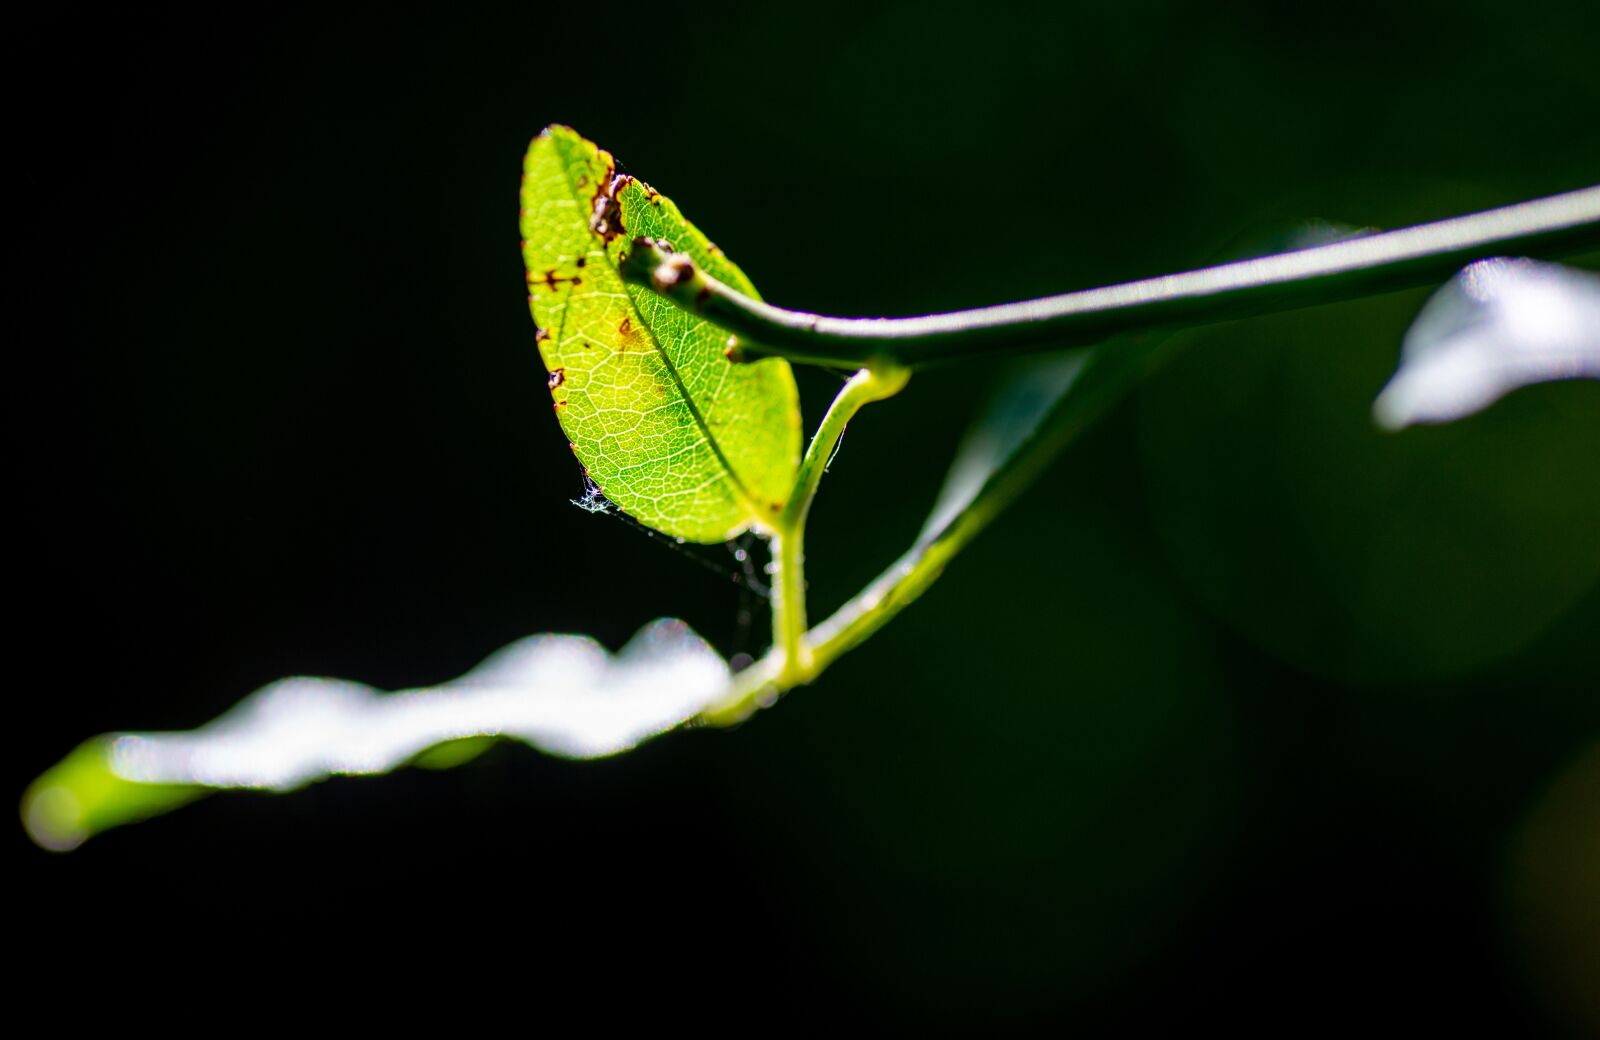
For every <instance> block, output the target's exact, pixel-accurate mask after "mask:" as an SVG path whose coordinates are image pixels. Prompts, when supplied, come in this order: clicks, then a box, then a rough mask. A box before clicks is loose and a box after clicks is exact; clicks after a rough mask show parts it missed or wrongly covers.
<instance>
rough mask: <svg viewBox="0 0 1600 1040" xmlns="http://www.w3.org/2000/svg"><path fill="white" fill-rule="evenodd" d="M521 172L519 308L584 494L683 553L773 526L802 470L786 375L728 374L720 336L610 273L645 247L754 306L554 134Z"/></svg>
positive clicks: (671, 226) (685, 236) (764, 364)
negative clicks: (686, 260) (638, 243)
mask: <svg viewBox="0 0 1600 1040" xmlns="http://www.w3.org/2000/svg"><path fill="white" fill-rule="evenodd" d="M523 170H524V172H523V178H522V255H523V260H524V262H525V263H526V265H527V271H528V304H529V307H530V309H531V310H532V311H533V320H534V324H535V325H536V326H537V327H538V332H537V337H538V341H539V350H540V353H541V354H542V355H543V357H544V362H545V367H546V368H547V369H548V370H549V373H550V379H549V384H550V391H551V395H552V396H553V397H554V398H555V408H556V414H557V416H558V417H559V419H560V422H561V428H562V429H563V430H564V431H565V432H566V434H567V438H568V440H569V441H570V442H571V443H572V450H573V451H574V452H575V453H576V454H577V456H578V459H579V461H580V462H582V463H583V466H584V470H585V472H586V473H587V475H588V477H589V479H590V480H592V481H593V482H594V483H595V484H596V485H597V486H598V487H599V489H600V491H601V492H602V493H603V494H604V495H605V497H606V498H608V499H610V500H611V501H612V502H614V503H615V504H616V505H617V506H618V507H620V508H621V509H623V510H624V511H625V512H627V513H629V514H631V515H632V516H634V517H635V518H637V519H638V520H640V521H641V522H643V523H645V524H647V525H649V526H650V527H653V528H655V529H656V530H658V531H662V532H664V533H666V534H669V535H673V536H676V537H680V538H685V539H688V540H689V541H695V542H720V541H725V540H727V539H729V538H732V537H734V536H735V535H737V534H739V533H740V532H741V531H743V530H745V529H746V528H748V527H749V526H750V525H751V524H752V523H757V524H759V523H762V522H764V521H768V520H771V519H774V518H775V517H776V516H777V515H778V514H779V512H781V510H782V508H783V505H784V503H785V502H786V500H787V498H788V495H789V492H790V490H791V489H792V487H793V485H794V478H795V470H796V467H797V466H798V464H799V459H800V432H801V431H800V406H799V398H798V395H797V393H796V390H795V383H794V375H793V373H792V372H791V371H790V369H789V364H788V362H786V361H783V360H781V359H777V358H773V359H768V360H764V361H760V362H757V363H755V364H748V365H735V364H733V363H732V362H730V361H729V360H728V359H727V357H726V356H725V351H726V349H727V345H728V335H727V333H726V332H724V331H722V330H720V329H718V328H717V327H716V326H715V325H712V324H710V323H709V322H706V321H705V320H704V319H701V318H698V317H696V316H694V315H692V314H690V313H688V312H687V311H684V310H681V309H679V308H678V307H676V306H674V305H673V304H671V303H669V302H668V301H667V300H665V299H663V298H661V297H660V296H657V295H656V294H655V293H653V292H651V291H650V290H648V289H645V288H643V287H640V286H636V285H627V284H624V282H623V280H622V277H621V275H619V274H618V272H617V267H616V265H617V263H618V262H619V261H620V259H621V258H622V256H623V255H624V254H625V253H626V251H627V250H628V249H629V248H630V245H631V243H632V240H633V239H634V238H636V237H639V236H646V237H650V238H656V239H665V240H667V241H669V242H671V243H672V245H673V247H674V248H676V249H678V250H680V251H683V252H686V253H688V254H689V255H690V256H691V257H693V258H694V262H695V263H696V264H698V265H700V267H701V268H702V269H703V270H705V271H707V272H709V273H710V274H712V275H714V276H715V277H717V278H718V279H720V280H721V281H723V282H726V283H727V284H729V285H732V286H734V287H735V288H737V289H738V290H739V291H740V292H743V293H747V294H749V295H751V296H754V295H755V294H756V292H755V287H754V286H753V285H751V284H750V280H749V279H748V278H746V277H745V276H744V273H743V272H742V271H740V270H739V268H738V267H736V266H735V265H734V264H733V262H732V261H730V260H729V259H728V258H727V257H726V256H724V255H723V254H722V251H721V250H720V249H718V248H717V247H716V246H714V245H712V244H711V242H710V241H708V240H707V239H706V237H705V236H704V235H702V234H701V233H700V232H699V231H698V230H697V229H696V228H695V227H694V226H693V225H692V224H690V223H689V222H688V221H687V220H685V219H684V218H683V214H682V213H680V212H679V211H678V207H677V206H675V205H673V203H672V202H671V200H669V199H666V198H663V197H662V196H661V195H660V194H659V193H657V192H655V191H653V190H651V189H650V188H649V187H648V186H647V185H645V184H643V183H641V182H640V181H638V180H636V179H635V178H633V177H630V176H627V175H626V174H619V173H617V170H616V163H615V161H614V160H613V159H612V157H611V155H610V154H609V153H608V152H604V151H601V150H600V149H598V148H596V147H595V146H594V144H592V143H591V142H589V141H587V140H584V139H583V138H582V137H580V136H578V135H577V134H576V133H575V132H573V131H572V130H569V129H567V128H566V127H551V128H549V129H548V130H546V131H545V132H544V133H542V134H540V135H539V136H538V137H537V138H535V139H534V141H533V144H532V145H531V146H530V147H529V148H528V154H527V158H526V160H525V162H524V164H523Z"/></svg>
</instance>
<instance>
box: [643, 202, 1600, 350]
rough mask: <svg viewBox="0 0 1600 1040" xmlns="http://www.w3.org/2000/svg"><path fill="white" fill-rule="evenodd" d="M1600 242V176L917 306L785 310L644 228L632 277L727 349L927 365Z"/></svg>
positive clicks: (1259, 310) (1339, 293) (1195, 321)
mask: <svg viewBox="0 0 1600 1040" xmlns="http://www.w3.org/2000/svg"><path fill="white" fill-rule="evenodd" d="M1595 247H1600V186H1596V187H1591V188H1584V189H1581V190H1578V191H1573V192H1568V193H1566V194H1564V195H1554V196H1551V197H1550V198H1545V199H1536V200H1534V201H1531V202H1523V203H1518V204H1517V205H1514V206H1506V207H1504V208H1502V209H1494V210H1488V211H1486V212H1483V213H1474V214H1472V215H1470V216H1464V217H1455V218H1453V219H1450V220H1442V221H1439V222H1437V223H1433V224H1422V225H1419V226H1417V227H1411V228H1405V229H1402V230H1398V231H1387V232H1382V233H1378V234H1373V235H1368V236H1365V237H1362V238H1356V239H1349V240H1346V241H1343V242H1336V243H1334V244H1332V245H1325V246H1317V247H1314V248H1311V249H1304V250H1300V251H1298V252H1293V253H1281V254H1278V255H1276V256H1267V257H1261V258H1259V259H1255V260H1244V261H1240V262H1238V263H1231V264H1223V265H1221V266H1218V267H1207V268H1202V269H1201V270H1198V271H1189V272H1186V273H1183V274H1173V275H1166V276H1163V277H1160V278H1148V279H1144V280H1142V281H1137V282H1127V283H1124V284H1122V285H1113V286H1107V287H1105V288H1101V289H1087V290H1083V291H1081V292H1071V293H1065V294H1063V295H1060V296H1048V297H1045V298H1043V299H1038V300H1026V301H1023V302H1020V303H1007V304H1001V305H999V306H994V307H980V308H978V309H976V310H969V311H955V312H952V313H948V314H931V315H927V316H924V317H915V318H830V317H825V316H822V315H818V314H806V313H803V312H800V311H790V310H784V309H783V308H781V307H774V306H772V305H771V304H768V303H763V302H761V301H760V300H756V299H752V298H751V297H748V296H745V295H744V294H743V293H740V292H738V291H737V290H735V289H732V288H730V287H729V286H727V285H724V284H723V283H721V282H719V281H717V280H716V279H715V278H712V277H710V276H709V275H707V274H706V273H705V272H704V271H701V270H699V269H698V268H697V267H695V265H694V262H693V261H692V260H691V259H690V258H689V257H688V256H686V255H684V254H682V253H674V252H672V251H671V245H670V244H669V243H665V242H656V241H653V240H650V239H636V240H635V241H634V248H633V249H632V250H631V251H630V252H629V254H628V256H627V257H626V258H625V259H624V261H623V265H622V268H623V274H624V276H625V277H627V278H628V279H629V280H631V281H634V282H636V283H639V284H643V285H647V286H649V287H650V288H652V289H654V290H655V291H656V292H658V293H661V294H662V295H663V296H665V297H667V298H668V299H670V300H672V301H673V302H674V303H676V304H677V305H678V306H680V307H683V308H684V309H686V310H689V311H692V312H694V313H696V314H699V315H702V316H703V317H705V318H707V319H709V320H711V321H713V322H715V323H717V324H718V325H721V326H723V327H724V328H726V329H728V330H730V331H731V332H733V333H735V334H736V335H737V336H738V337H739V342H738V343H737V345H736V346H730V356H732V357H736V358H751V359H753V358H756V357H760V356H765V355H777V356H781V357H786V358H791V359H793V360H796V361H809V362H813V363H817V364H825V365H841V366H844V365H848V366H851V367H860V366H865V365H867V364H869V363H871V362H873V361H893V362H895V363H897V364H901V365H907V366H919V365H928V364H933V363H937V362H940V361H951V360H955V359H957V358H962V357H970V356H972V355H974V354H979V353H982V354H991V353H997V352H1005V351H1023V350H1030V349H1031V350H1041V349H1053V348H1059V347H1065V346H1074V345H1081V344H1085V343H1094V342H1098V341H1099V340H1103V339H1106V338H1107V337H1109V336H1112V335H1115V334H1117V333H1122V332H1135V331H1141V330H1146V329H1151V328H1158V327H1167V326H1180V325H1200V324H1207V323H1210V322H1215V321H1224V320H1227V319H1230V318H1241V317H1247V316H1250V315H1254V314H1263V313H1267V312H1271V311H1282V310H1291V309H1294V308H1297V307H1306V306H1310V305H1313V304H1320V303H1332V302H1336V301H1339V300H1346V299H1350V298H1353V297H1358V296H1365V295H1369V294H1372V293H1377V292H1387V291H1392V290H1396V289H1407V288H1413V287H1416V286H1419V285H1428V284H1432V283H1436V282H1442V281H1444V280H1445V279H1446V278H1448V277H1449V276H1450V275H1452V274H1454V273H1455V272H1456V271H1457V270H1458V269H1459V268H1461V267H1462V266H1464V265H1465V264H1467V263H1470V262H1471V261H1473V260H1480V259H1482V258H1484V257H1487V256H1493V255H1497V254H1505V253H1516V254H1520V255H1526V256H1534V257H1540V258H1553V257H1556V256H1559V255H1563V254H1567V253H1573V252H1580V251H1583V250H1585V249H1588V248H1595Z"/></svg>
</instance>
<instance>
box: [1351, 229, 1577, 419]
mask: <svg viewBox="0 0 1600 1040" xmlns="http://www.w3.org/2000/svg"><path fill="white" fill-rule="evenodd" d="M1581 377H1588V378H1590V379H1596V378H1600V275H1595V274H1592V273H1590V272H1588V271H1579V270H1576V269H1574V268H1570V267H1562V266H1559V265H1557V264H1545V263H1539V262H1536V261H1533V260H1514V259H1507V258H1505V257H1497V258H1495V259H1492V260H1480V261H1479V262H1477V263H1475V264H1471V265H1469V266H1467V267H1466V268H1464V269H1462V271H1461V273H1460V274H1458V275H1457V276H1456V277H1455V278H1454V279H1452V280H1451V281H1450V282H1449V284H1447V285H1445V287H1444V288H1442V289H1440V290H1439V291H1438V292H1436V293H1434V294H1433V296H1432V297H1431V298H1430V299H1429V300H1428V302H1427V304H1426V305H1425V306H1424V307H1423V308H1422V311H1421V313H1420V314H1418V315H1417V320H1416V321H1415V322H1414V323H1413V324H1412V326H1411V329H1410V331H1409V332H1407V333H1406V338H1405V343H1404V345H1403V347H1402V349H1401V354H1400V369H1399V371H1397V372H1396V373H1395V374H1394V376H1393V378H1391V379H1390V380H1389V384H1388V385H1387V386H1385V387H1384V388H1383V392H1382V393H1380V394H1379V395H1378V399H1377V401H1375V402H1374V403H1373V406H1372V411H1373V417H1374V418H1375V419H1376V420H1377V422H1378V425H1380V426H1382V427H1384V428H1386V429H1390V430H1397V429H1400V428H1402V427H1405V426H1410V425H1412V424H1413V423H1439V422H1450V421H1452V420H1454V419H1460V418H1462V417H1463V416H1467V415H1471V414H1472V413H1474V412H1477V411H1480V410H1482V409H1483V408H1486V407H1488V406H1489V405H1490V404H1492V403H1494V402H1495V401H1497V400H1499V399H1500V398H1501V397H1503V396H1504V395H1505V394H1508V393H1510V392H1511V391H1512V390H1515V389H1517V388H1518V387H1521V386H1527V385H1529V384H1531V383H1543V382H1548V381H1550V380H1555V379H1575V378H1581Z"/></svg>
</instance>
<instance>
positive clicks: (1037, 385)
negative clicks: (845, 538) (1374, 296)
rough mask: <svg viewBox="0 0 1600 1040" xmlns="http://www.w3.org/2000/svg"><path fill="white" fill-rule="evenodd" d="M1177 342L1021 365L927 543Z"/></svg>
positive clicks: (1316, 241)
mask: <svg viewBox="0 0 1600 1040" xmlns="http://www.w3.org/2000/svg"><path fill="white" fill-rule="evenodd" d="M1371 233H1372V231H1371V229H1370V228H1355V227H1350V226H1348V225H1344V224H1334V223H1330V222H1329V221H1325V220H1305V221H1298V222H1295V223H1292V224H1289V225H1287V226H1285V227H1282V228H1277V229H1274V230H1273V231H1271V232H1269V233H1267V234H1259V233H1256V234H1252V235H1251V236H1250V237H1249V239H1248V241H1247V242H1246V243H1245V244H1244V245H1243V246H1236V247H1234V248H1231V249H1229V250H1227V251H1226V254H1225V259H1228V260H1237V259H1247V258H1249V257H1254V256H1266V255H1271V254H1275V253H1292V252H1295V251H1297V250H1301V249H1310V248H1313V247H1315V246H1322V245H1328V244H1329V243H1332V242H1342V241H1346V240H1349V239H1352V238H1360V237H1363V236H1365V235H1368V234H1371ZM1170 342H1171V340H1170V338H1169V337H1167V336H1164V335H1161V334H1148V335H1144V336H1124V337H1118V338H1116V339H1112V340H1109V341H1107V342H1105V343H1101V344H1097V345H1096V346H1093V347H1090V348H1088V349H1086V350H1080V351H1072V352H1069V353H1065V354H1057V355H1053V356H1044V357H1041V358H1036V359H1031V360H1028V361H1024V362H1020V363H1018V364H1017V365H1016V366H1015V368H1013V370H1012V371H1011V372H1010V373H1008V374H1007V375H1006V376H1005V377H1004V378H1003V379H1002V380H1001V381H1000V383H999V385H997V386H996V388H995V390H994V393H993V394H991V395H990V398H989V400H988V402H987V404H985V405H984V407H983V408H982V409H981V410H980V411H979V413H978V415H977V417H976V418H975V419H974V420H973V422H972V425H971V426H970V427H968V429H967V434H966V437H965V439H963V441H962V443H961V447H960V448H959V449H957V451H956V458H955V461H954V462H953V463H952V464H951V466H950V472H949V474H948V475H947V476H946V477H945V482H944V486H943V487H942V488H941V489H940V492H939V497H938V499H937V500H936V501H935V503H934V506H933V511H932V512H931V513H930V515H929V516H928V521H927V523H926V524H925V525H923V528H922V534H921V536H920V538H919V539H918V541H919V544H923V545H926V544H927V543H929V542H931V541H933V540H934V539H936V538H938V537H939V535H940V534H941V533H942V532H944V531H945V530H946V529H947V528H948V527H949V526H950V524H951V523H953V522H954V521H955V520H956V519H957V518H958V517H959V516H961V514H962V513H963V512H965V511H966V510H967V509H968V508H970V507H971V506H972V504H973V503H974V502H975V501H976V500H977V499H978V497H979V495H980V494H983V492H984V489H985V488H986V487H991V486H992V485H993V484H994V483H995V480H996V478H997V477H998V476H1000V475H1002V474H1004V473H1005V472H1006V470H1007V469H1008V468H1009V467H1010V466H1012V464H1013V463H1014V462H1017V461H1019V460H1022V459H1023V458H1025V457H1027V458H1033V457H1035V456H1037V457H1039V458H1040V459H1041V460H1048V458H1049V457H1050V456H1051V455H1052V454H1053V453H1054V452H1055V451H1057V450H1060V448H1062V447H1064V446H1065V445H1066V443H1067V442H1068V441H1069V440H1070V439H1071V438H1073V437H1075V436H1077V434H1078V433H1079V432H1081V431H1082V430H1083V429H1085V428H1087V427H1088V426H1089V425H1091V424H1092V423H1093V422H1094V421H1095V420H1096V419H1098V418H1099V417H1100V416H1101V415H1103V414H1104V413H1105V412H1107V411H1109V410H1110V409H1111V408H1112V407H1114V406H1115V405H1116V404H1117V402H1119V401H1120V400H1122V398H1123V397H1124V396H1125V395H1126V394H1127V393H1128V392H1129V391H1130V390H1132V388H1133V387H1134V386H1135V385H1136V384H1137V383H1138V382H1139V380H1141V379H1142V378H1144V377H1145V376H1146V375H1147V374H1149V372H1150V371H1151V370H1152V369H1153V368H1154V367H1155V366H1156V365H1158V364H1160V362H1161V360H1162V358H1163V357H1165V356H1166V353H1167V350H1168V349H1170V348H1169V347H1168V346H1167V345H1168V344H1169V343H1170ZM1025 449H1026V451H1025Z"/></svg>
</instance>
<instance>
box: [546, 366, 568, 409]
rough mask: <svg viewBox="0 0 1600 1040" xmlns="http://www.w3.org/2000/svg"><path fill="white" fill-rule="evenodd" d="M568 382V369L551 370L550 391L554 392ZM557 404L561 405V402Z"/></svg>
mask: <svg viewBox="0 0 1600 1040" xmlns="http://www.w3.org/2000/svg"><path fill="white" fill-rule="evenodd" d="M566 381H567V370H566V369H564V368H552V369H551V370H550V380H549V387H550V389H552V390H554V389H555V388H556V387H558V386H560V385H561V384H562V383H565V382H566ZM556 403H557V404H560V403H561V402H559V401H558V402H556Z"/></svg>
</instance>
